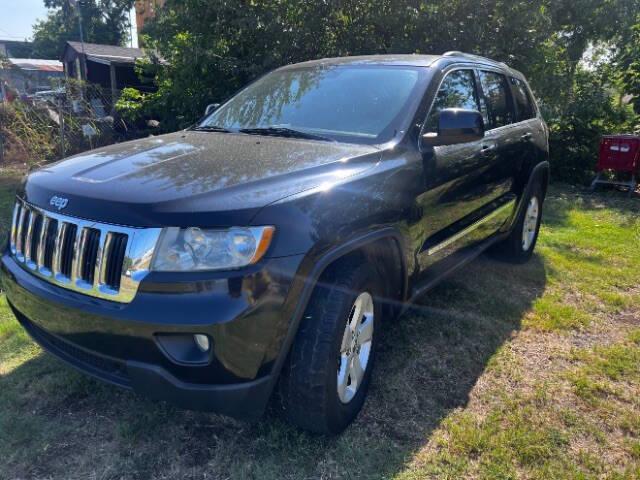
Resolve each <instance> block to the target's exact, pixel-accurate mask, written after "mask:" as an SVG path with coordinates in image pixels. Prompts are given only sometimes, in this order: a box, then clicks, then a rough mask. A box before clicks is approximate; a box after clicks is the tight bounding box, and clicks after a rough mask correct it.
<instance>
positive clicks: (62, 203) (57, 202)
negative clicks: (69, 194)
mask: <svg viewBox="0 0 640 480" xmlns="http://www.w3.org/2000/svg"><path fill="white" fill-rule="evenodd" d="M68 203H69V199H68V198H63V197H58V196H56V195H54V196H53V197H51V200H49V205H51V206H52V207H56V208H57V209H58V210H62V209H63V208H65V207H66V206H67V204H68Z"/></svg>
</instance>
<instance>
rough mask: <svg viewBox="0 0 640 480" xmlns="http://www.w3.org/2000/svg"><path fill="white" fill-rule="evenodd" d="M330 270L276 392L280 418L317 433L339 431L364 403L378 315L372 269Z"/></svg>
mask: <svg viewBox="0 0 640 480" xmlns="http://www.w3.org/2000/svg"><path fill="white" fill-rule="evenodd" d="M330 268H331V270H330V271H329V272H328V273H327V274H326V275H323V277H322V278H321V280H320V281H319V282H318V285H317V286H316V287H315V289H314V291H313V293H312V295H311V299H310V300H309V304H308V306H307V309H306V311H305V313H304V316H303V318H302V322H301V324H300V327H299V329H298V333H297V335H296V339H295V341H294V343H293V345H292V347H291V352H290V353H289V357H288V360H287V364H286V365H285V366H284V368H283V371H282V374H281V377H280V382H279V389H278V390H279V398H280V405H281V409H282V413H283V415H284V417H285V418H286V419H287V420H288V421H289V422H290V423H292V424H294V425H297V426H298V427H301V428H303V429H305V430H310V431H312V432H316V433H322V434H337V433H340V432H342V431H343V430H344V429H345V428H346V427H347V426H348V425H349V424H350V423H351V422H352V421H353V420H354V419H355V417H356V416H357V415H358V412H359V411H360V409H361V408H362V405H363V404H364V401H365V397H366V394H367V390H368V387H369V382H370V379H371V371H372V370H373V364H374V360H375V346H376V337H377V328H378V325H379V324H380V322H379V320H380V314H381V308H380V303H379V301H378V300H377V299H376V295H377V294H378V292H379V283H378V278H377V276H376V273H375V270H374V269H373V268H372V267H371V266H369V265H367V264H364V263H359V262H351V261H349V262H346V263H344V264H338V265H336V266H335V267H330ZM358 304H360V308H361V310H360V315H359V316H358V314H357V313H356V310H355V309H356V307H357V305H358ZM348 330H349V331H351V334H349V333H348ZM356 331H357V332H358V333H357V334H354V333H353V332H356ZM356 362H357V363H356ZM358 366H359V368H358ZM350 374H351V375H353V378H351V377H349V375H350Z"/></svg>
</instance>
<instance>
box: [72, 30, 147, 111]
mask: <svg viewBox="0 0 640 480" xmlns="http://www.w3.org/2000/svg"><path fill="white" fill-rule="evenodd" d="M144 56H145V53H144V50H142V49H141V48H129V47H119V46H114V45H100V44H96V43H80V42H67V44H66V46H65V49H64V52H63V54H62V63H63V64H64V73H65V76H66V77H67V78H75V79H77V80H83V81H86V82H88V83H91V84H93V85H94V86H95V85H97V86H99V87H101V90H102V91H103V96H104V99H105V102H104V103H106V105H105V107H106V108H107V109H108V110H110V111H112V110H113V106H114V105H115V102H116V101H117V99H118V96H119V93H120V91H121V90H122V89H123V88H125V87H135V88H140V89H148V88H149V87H148V85H142V83H141V82H140V79H139V78H138V76H137V75H136V73H135V63H136V60H137V59H138V58H142V57H144Z"/></svg>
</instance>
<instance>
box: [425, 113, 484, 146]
mask: <svg viewBox="0 0 640 480" xmlns="http://www.w3.org/2000/svg"><path fill="white" fill-rule="evenodd" d="M482 138H484V120H483V119H482V114H481V113H480V112H479V111H477V110H464V109H462V108H446V109H444V110H442V111H441V112H440V113H439V115H438V133H425V134H424V135H423V136H422V142H423V143H424V144H426V145H431V146H433V147H436V146H439V145H456V144H458V143H468V142H475V141H476V140H481V139H482Z"/></svg>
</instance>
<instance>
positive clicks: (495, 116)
mask: <svg viewBox="0 0 640 480" xmlns="http://www.w3.org/2000/svg"><path fill="white" fill-rule="evenodd" d="M479 74H480V84H481V85H482V91H483V92H484V98H485V100H486V105H483V109H482V113H483V114H484V116H485V119H484V121H485V124H486V128H487V130H491V129H492V128H498V127H503V126H505V125H509V124H510V123H513V108H512V106H511V96H510V94H509V88H508V85H507V79H506V78H505V76H504V75H501V74H499V73H495V72H486V71H484V70H481V71H480V72H479Z"/></svg>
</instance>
